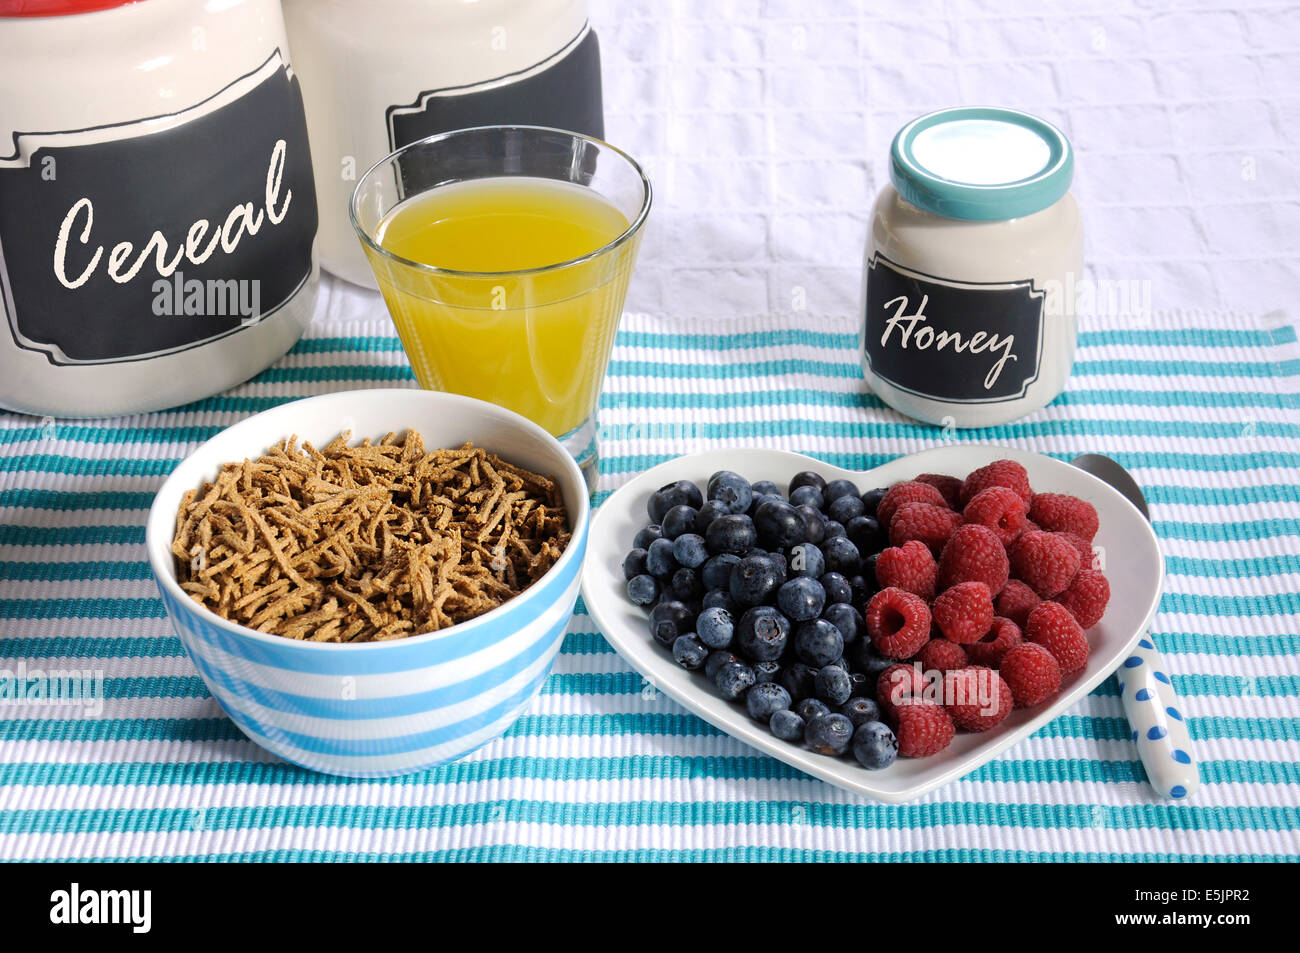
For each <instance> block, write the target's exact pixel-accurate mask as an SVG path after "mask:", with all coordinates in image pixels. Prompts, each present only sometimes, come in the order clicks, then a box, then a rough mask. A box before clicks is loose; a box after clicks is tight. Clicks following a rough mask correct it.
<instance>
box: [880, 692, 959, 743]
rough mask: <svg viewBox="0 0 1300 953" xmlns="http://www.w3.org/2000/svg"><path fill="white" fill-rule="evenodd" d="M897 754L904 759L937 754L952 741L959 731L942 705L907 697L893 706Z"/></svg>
mask: <svg viewBox="0 0 1300 953" xmlns="http://www.w3.org/2000/svg"><path fill="white" fill-rule="evenodd" d="M894 719H895V721H896V722H897V725H898V727H897V730H896V731H895V732H894V734H896V735H897V736H898V753H899V754H900V755H902V756H903V757H904V758H925V757H929V756H930V755H932V754H938V753H939V752H940V751H942V750H943V749H944V748H946V747H948V745H949V743H951V741H952V738H953V735H955V734H956V733H957V730H956V729H955V728H954V727H953V724H952V718H951V716H949V714H948V712H947V711H946V710H945V709H944V707H943V706H942V705H939V704H936V703H935V702H931V701H925V700H924V699H920V698H905V699H903V701H901V702H899V704H898V706H897V707H896V708H895V709H894Z"/></svg>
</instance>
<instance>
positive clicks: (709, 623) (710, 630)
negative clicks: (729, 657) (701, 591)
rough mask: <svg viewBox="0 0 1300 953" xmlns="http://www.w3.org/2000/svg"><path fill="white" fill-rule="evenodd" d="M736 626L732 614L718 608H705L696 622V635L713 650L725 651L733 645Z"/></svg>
mask: <svg viewBox="0 0 1300 953" xmlns="http://www.w3.org/2000/svg"><path fill="white" fill-rule="evenodd" d="M735 632H736V626H735V623H734V622H733V621H732V619H731V613H730V612H728V611H727V610H726V609H721V608H718V607H716V606H715V607H712V608H707V607H706V608H705V610H704V611H703V612H701V613H700V615H699V618H697V619H696V620H695V634H696V635H697V636H698V637H699V640H700V641H701V642H703V643H704V644H705V645H707V646H708V647H709V648H711V649H725V648H727V647H729V646H730V645H731V639H732V636H734V635H735Z"/></svg>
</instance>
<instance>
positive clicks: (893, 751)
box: [853, 721, 898, 771]
mask: <svg viewBox="0 0 1300 953" xmlns="http://www.w3.org/2000/svg"><path fill="white" fill-rule="evenodd" d="M853 757H855V758H857V759H858V763H859V764H860V765H862V766H863V767H864V768H871V769H872V770H873V771H874V770H876V769H878V768H887V767H889V766H890V765H891V764H893V763H894V759H895V758H897V757H898V739H897V738H895V737H894V733H893V732H892V731H890V730H889V726H888V725H886V724H883V723H881V722H879V721H868V722H864V723H863V724H861V725H858V728H857V730H856V731H854V732H853Z"/></svg>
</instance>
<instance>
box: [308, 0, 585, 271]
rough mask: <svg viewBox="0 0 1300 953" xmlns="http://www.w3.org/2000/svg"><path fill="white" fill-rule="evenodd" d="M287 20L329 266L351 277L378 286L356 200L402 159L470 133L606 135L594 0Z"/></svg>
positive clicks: (446, 4)
mask: <svg viewBox="0 0 1300 953" xmlns="http://www.w3.org/2000/svg"><path fill="white" fill-rule="evenodd" d="M284 16H285V23H286V25H287V27H288V30H289V42H290V43H291V44H292V46H293V56H294V63H295V64H296V65H297V67H298V70H299V72H300V73H301V74H302V84H303V95H304V97H305V98H306V103H307V123H308V126H309V128H310V130H311V143H312V156H313V158H314V160H315V163H316V187H317V190H318V195H319V197H320V208H321V238H320V246H321V263H322V265H324V267H325V268H326V269H327V270H328V271H330V272H332V273H334V274H336V275H339V276H341V277H343V278H346V279H348V280H349V281H352V282H355V283H357V284H360V285H365V286H366V287H369V288H373V287H375V279H374V275H373V273H372V272H371V270H370V266H369V265H368V264H367V263H366V258H365V255H364V254H362V252H361V245H360V243H359V242H358V241H357V236H356V233H355V232H354V231H353V230H352V223H351V222H350V221H349V219H348V202H349V200H350V199H351V198H352V191H353V189H355V188H356V184H357V179H358V178H359V177H360V176H361V174H362V173H364V172H365V171H366V169H368V168H370V166H372V165H374V164H375V163H376V162H378V161H379V160H380V159H382V158H383V157H384V156H386V155H388V154H389V153H390V152H395V151H396V150H398V149H400V148H401V147H402V146H405V145H409V144H410V143H412V142H415V141H416V140H418V139H423V138H425V137H426V136H432V135H436V134H438V133H442V132H448V131H450V130H453V129H463V128H467V127H469V126H496V125H525V126H553V127H555V128H558V129H567V130H569V131H571V132H578V133H581V134H583V135H586V136H593V137H595V138H597V139H602V138H604V135H605V126H604V119H603V116H604V113H603V105H602V100H601V81H600V47H599V44H598V42H597V40H596V34H595V32H594V31H593V30H592V29H591V27H590V25H589V24H588V23H587V4H586V2H585V0H473V2H467V0H284ZM448 174H449V175H453V173H452V172H449V173H448Z"/></svg>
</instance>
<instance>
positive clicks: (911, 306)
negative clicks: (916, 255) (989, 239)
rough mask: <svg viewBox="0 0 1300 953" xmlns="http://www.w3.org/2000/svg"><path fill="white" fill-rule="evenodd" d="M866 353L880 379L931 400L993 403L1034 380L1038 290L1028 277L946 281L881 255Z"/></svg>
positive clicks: (874, 262) (874, 267)
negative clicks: (987, 282)
mask: <svg viewBox="0 0 1300 953" xmlns="http://www.w3.org/2000/svg"><path fill="white" fill-rule="evenodd" d="M866 284H867V289H866V305H865V306H866V314H865V315H864V321H863V341H862V346H863V355H864V357H865V359H866V361H867V364H868V366H869V367H870V368H871V372H872V373H873V374H875V375H876V376H877V377H880V378H882V379H883V380H885V381H887V382H889V383H890V384H893V385H894V386H895V387H898V388H900V389H902V390H905V391H908V392H909V393H913V394H917V395H919V396H921V397H929V398H932V399H934V400H946V401H957V402H965V403H992V402H995V401H1003V400H1014V399H1016V398H1019V397H1023V396H1024V395H1025V392H1026V390H1027V389H1028V387H1029V385H1030V384H1031V383H1033V382H1034V381H1035V380H1036V379H1037V378H1038V368H1039V361H1040V359H1041V356H1042V346H1043V301H1044V296H1043V292H1042V291H1041V290H1039V289H1037V288H1035V287H1034V284H1033V282H1032V281H1008V282H998V283H990V284H981V283H974V282H960V281H948V280H946V279H944V278H938V277H935V276H934V275H926V274H922V273H920V272H916V271H912V270H910V269H907V268H904V267H902V266H901V265H898V264H896V263H894V262H892V261H890V260H889V259H887V258H885V257H884V256H883V255H879V254H877V255H874V256H873V257H872V259H871V262H870V263H869V265H868V267H867V282H866Z"/></svg>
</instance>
